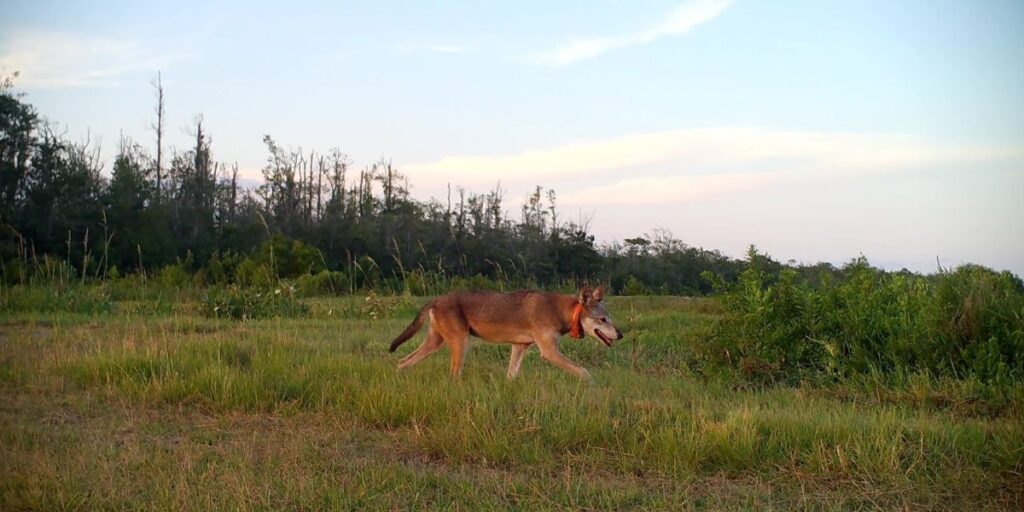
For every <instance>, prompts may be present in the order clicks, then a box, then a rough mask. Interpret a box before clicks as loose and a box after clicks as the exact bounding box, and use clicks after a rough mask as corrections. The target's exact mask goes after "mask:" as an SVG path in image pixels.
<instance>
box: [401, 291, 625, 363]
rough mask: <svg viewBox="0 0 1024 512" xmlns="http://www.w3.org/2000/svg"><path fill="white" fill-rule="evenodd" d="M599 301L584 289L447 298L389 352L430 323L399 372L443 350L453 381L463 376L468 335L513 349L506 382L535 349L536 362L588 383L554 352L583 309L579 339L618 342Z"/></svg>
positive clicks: (599, 295)
mask: <svg viewBox="0 0 1024 512" xmlns="http://www.w3.org/2000/svg"><path fill="white" fill-rule="evenodd" d="M603 298H604V291H603V290H602V289H601V288H597V289H596V290H594V291H593V292H591V291H590V290H589V289H584V290H582V291H581V292H580V296H579V297H573V296H571V295H561V294H555V293H548V292H538V291H518V292H513V293H493V292H484V293H465V292H456V293H451V294H448V295H444V296H441V297H438V298H436V299H434V300H432V301H430V302H428V303H427V304H426V305H425V306H423V308H422V309H421V310H420V311H419V313H418V314H417V315H416V318H415V319H413V321H412V323H411V324H409V326H408V327H406V328H405V330H404V331H402V333H401V334H399V335H398V337H397V338H395V340H394V341H393V342H391V348H390V350H391V351H392V352H394V351H395V349H397V348H398V346H399V345H401V344H402V343H404V342H405V341H407V340H408V339H409V338H412V337H413V336H414V335H415V334H416V332H417V331H419V330H420V328H422V326H423V323H424V322H425V321H426V320H427V319H428V318H429V320H430V328H429V330H428V332H427V339H426V340H425V341H424V342H423V344H422V345H420V347H419V348H417V349H416V350H415V351H413V352H412V353H411V354H409V355H407V356H405V357H404V358H403V359H402V360H401V361H400V362H399V363H398V369H399V370H403V369H405V368H408V367H410V366H412V365H414V364H416V363H418V362H420V361H422V360H423V359H424V358H426V357H427V356H429V355H430V354H432V353H434V352H436V351H437V350H438V349H440V348H441V346H442V345H447V346H448V350H449V351H450V352H451V373H452V375H453V376H455V377H458V376H459V375H460V374H461V373H462V363H463V360H464V358H465V355H466V351H467V350H468V348H469V336H470V335H472V336H476V337H478V338H482V339H484V340H485V341H489V342H492V343H508V344H511V345H512V357H511V359H510V360H509V366H508V377H509V378H514V377H515V376H516V375H517V374H518V373H519V365H520V362H521V361H522V358H523V355H524V354H525V353H526V351H527V350H528V349H529V348H530V347H531V346H533V345H534V344H536V345H537V348H539V349H540V354H541V357H543V358H544V359H546V360H547V361H549V362H551V363H552V364H554V365H555V366H558V367H559V368H562V369H563V370H565V371H567V372H569V373H571V374H573V375H575V376H577V377H579V378H583V379H589V378H590V372H588V371H587V370H586V369H585V368H582V367H580V366H579V365H577V364H575V363H573V362H572V361H570V360H569V359H567V358H566V357H565V356H563V355H562V353H561V351H559V350H558V340H559V338H561V337H562V335H563V334H565V333H567V332H569V330H570V328H571V327H572V322H573V311H574V309H575V308H576V307H577V305H582V314H581V323H582V325H583V327H584V328H583V332H584V333H586V334H590V335H592V336H594V337H596V338H598V339H601V341H603V342H604V343H605V344H606V345H608V346H611V342H612V341H613V340H617V339H621V338H622V333H621V332H619V330H618V329H616V328H615V326H614V325H613V324H612V323H611V320H610V318H609V317H608V312H607V310H605V308H604V305H603V304H602V303H601V301H602V300H603Z"/></svg>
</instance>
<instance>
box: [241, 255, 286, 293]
mask: <svg viewBox="0 0 1024 512" xmlns="http://www.w3.org/2000/svg"><path fill="white" fill-rule="evenodd" d="M275 282H277V279H276V278H275V277H274V276H273V273H272V272H271V271H270V267H269V266H267V265H264V264H261V263H258V262H256V261H255V260H253V259H252V258H244V259H243V260H242V261H241V263H239V264H238V268H237V269H235V284H237V285H238V286H241V287H243V288H270V286H271V285H272V284H274V283H275Z"/></svg>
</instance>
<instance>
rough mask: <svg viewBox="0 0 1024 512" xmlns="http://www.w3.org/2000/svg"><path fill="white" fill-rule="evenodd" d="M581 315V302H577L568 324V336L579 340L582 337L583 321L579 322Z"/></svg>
mask: <svg viewBox="0 0 1024 512" xmlns="http://www.w3.org/2000/svg"><path fill="white" fill-rule="evenodd" d="M581 315H583V302H582V301H581V302H577V303H576V307H575V308H573V310H572V323H571V324H569V336H572V337H573V338H576V339H580V338H582V337H583V321H581V320H580V316H581Z"/></svg>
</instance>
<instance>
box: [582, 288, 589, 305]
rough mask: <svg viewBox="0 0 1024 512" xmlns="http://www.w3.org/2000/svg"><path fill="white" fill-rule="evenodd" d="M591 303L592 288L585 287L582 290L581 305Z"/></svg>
mask: <svg viewBox="0 0 1024 512" xmlns="http://www.w3.org/2000/svg"><path fill="white" fill-rule="evenodd" d="M589 302H590V287H589V286H584V287H583V288H580V303H581V304H587V303H589Z"/></svg>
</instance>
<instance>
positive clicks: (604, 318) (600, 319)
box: [597, 316, 608, 324]
mask: <svg viewBox="0 0 1024 512" xmlns="http://www.w3.org/2000/svg"><path fill="white" fill-rule="evenodd" d="M597 321H598V322H601V323H602V324H603V323H607V322H608V318H606V317H603V316H602V317H601V318H598V319H597Z"/></svg>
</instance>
